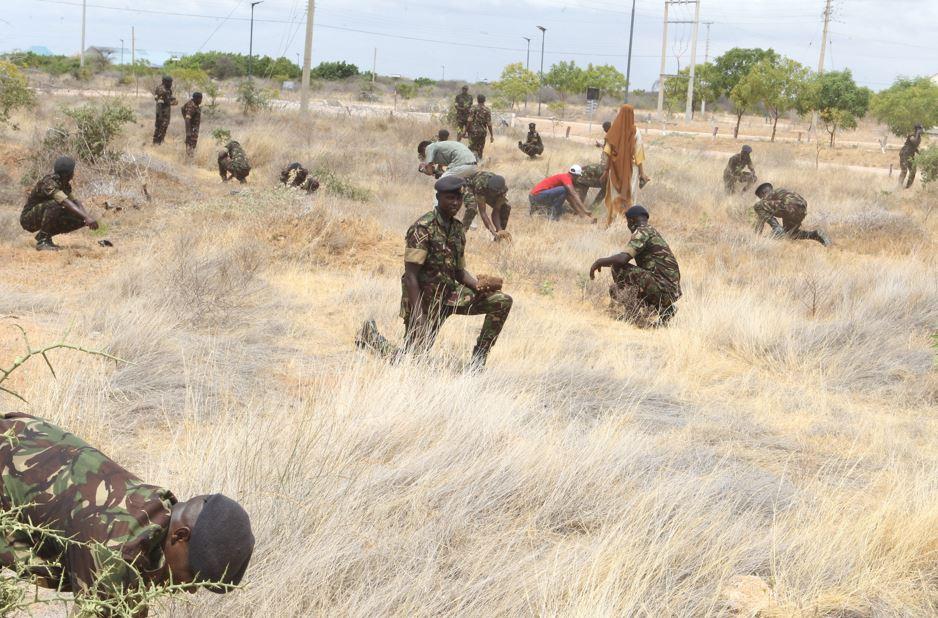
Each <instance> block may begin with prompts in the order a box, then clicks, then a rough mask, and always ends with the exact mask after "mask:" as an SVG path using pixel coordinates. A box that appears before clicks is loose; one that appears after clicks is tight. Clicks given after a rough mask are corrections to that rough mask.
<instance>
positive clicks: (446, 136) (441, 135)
mask: <svg viewBox="0 0 938 618" xmlns="http://www.w3.org/2000/svg"><path fill="white" fill-rule="evenodd" d="M436 137H437V139H439V140H440V141H441V142H445V141H446V140H448V139H449V131H448V130H446V129H440V131H439V132H438V133H437V134H436Z"/></svg>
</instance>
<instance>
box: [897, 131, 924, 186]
mask: <svg viewBox="0 0 938 618" xmlns="http://www.w3.org/2000/svg"><path fill="white" fill-rule="evenodd" d="M923 130H924V129H923V127H922V125H920V124H917V125H915V131H914V132H913V133H912V134H911V135H908V136H907V137H906V138H905V143H904V144H903V145H902V149H901V150H900V151H899V167H900V168H901V170H902V171H901V172H899V186H900V187H901V186H902V184H903V183H905V188H906V189H908V188H910V187H911V186H912V183H914V182H915V172H916V167H915V155H917V154H918V148H919V146H921V145H922V131H923ZM906 175H908V177H909V180H908V182H906Z"/></svg>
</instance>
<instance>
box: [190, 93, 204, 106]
mask: <svg viewBox="0 0 938 618" xmlns="http://www.w3.org/2000/svg"><path fill="white" fill-rule="evenodd" d="M192 101H193V102H194V103H195V104H196V105H202V93H201V92H193V93H192Z"/></svg>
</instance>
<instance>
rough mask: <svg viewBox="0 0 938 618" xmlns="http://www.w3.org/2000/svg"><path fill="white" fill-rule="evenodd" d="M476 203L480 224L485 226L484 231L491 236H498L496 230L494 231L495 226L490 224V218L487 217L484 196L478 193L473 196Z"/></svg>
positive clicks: (487, 210)
mask: <svg viewBox="0 0 938 618" xmlns="http://www.w3.org/2000/svg"><path fill="white" fill-rule="evenodd" d="M473 196H474V197H475V201H476V207H477V208H478V209H479V216H480V217H482V223H483V224H484V225H485V229H487V230H488V231H489V232H491V233H492V236H495V235H496V234H498V229H496V227H495V224H494V223H492V218H491V217H490V216H489V209H488V208H486V201H485V196H484V195H480V194H478V193H475V194H473Z"/></svg>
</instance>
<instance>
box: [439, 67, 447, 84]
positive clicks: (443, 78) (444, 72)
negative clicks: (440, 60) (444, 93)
mask: <svg viewBox="0 0 938 618" xmlns="http://www.w3.org/2000/svg"><path fill="white" fill-rule="evenodd" d="M440 68H441V69H442V70H443V77H442V78H441V79H440V81H441V82H445V81H446V65H445V64H441V65H440Z"/></svg>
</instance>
